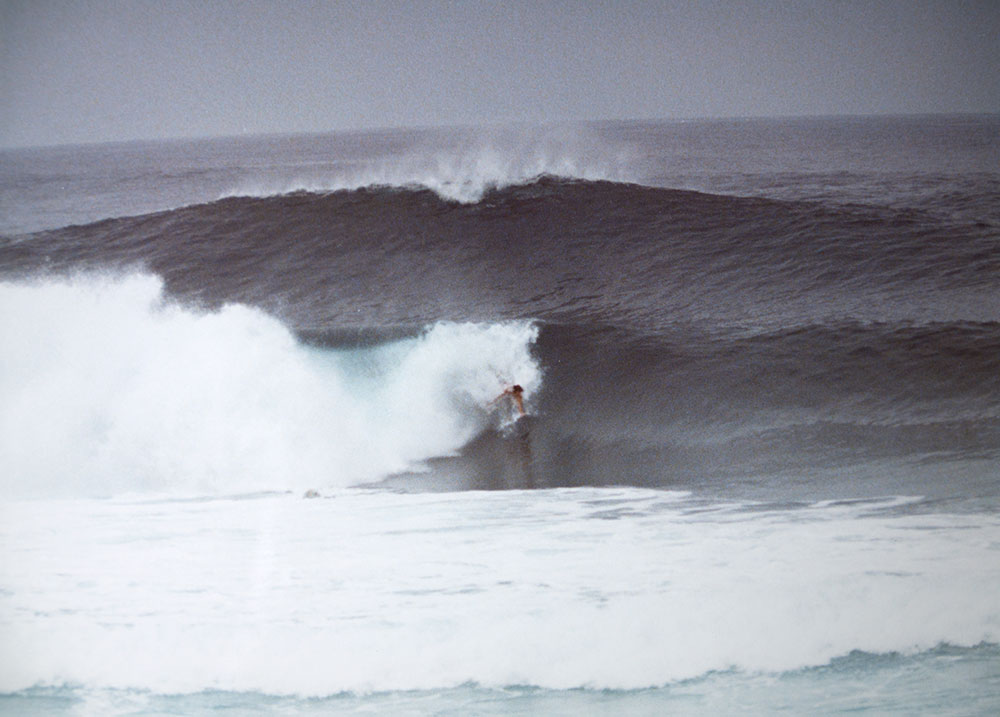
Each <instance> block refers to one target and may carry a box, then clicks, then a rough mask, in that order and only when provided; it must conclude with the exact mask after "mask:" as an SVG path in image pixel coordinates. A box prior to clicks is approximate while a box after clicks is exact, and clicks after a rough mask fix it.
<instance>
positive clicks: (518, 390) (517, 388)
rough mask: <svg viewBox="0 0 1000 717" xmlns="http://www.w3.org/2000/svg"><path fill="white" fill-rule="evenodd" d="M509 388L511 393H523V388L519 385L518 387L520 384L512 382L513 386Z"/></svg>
mask: <svg viewBox="0 0 1000 717" xmlns="http://www.w3.org/2000/svg"><path fill="white" fill-rule="evenodd" d="M510 390H511V392H513V393H524V389H523V388H521V387H520V386H519V385H518V384H516V383H515V384H514V385H513V386H511V387H510Z"/></svg>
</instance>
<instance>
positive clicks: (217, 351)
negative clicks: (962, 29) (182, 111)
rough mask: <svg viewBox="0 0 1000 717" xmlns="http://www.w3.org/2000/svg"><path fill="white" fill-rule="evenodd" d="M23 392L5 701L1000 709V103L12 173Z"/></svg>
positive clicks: (564, 130)
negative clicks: (512, 394)
mask: <svg viewBox="0 0 1000 717" xmlns="http://www.w3.org/2000/svg"><path fill="white" fill-rule="evenodd" d="M515 383H516V384H520V385H521V386H523V387H524V391H525V393H524V395H525V408H526V409H527V412H528V415H527V416H526V417H523V418H520V419H517V417H516V415H515V413H516V411H515V409H514V407H513V406H512V405H510V403H509V401H507V400H506V399H500V400H499V401H496V400H495V399H496V398H497V396H499V395H500V394H501V393H502V392H503V391H504V390H505V389H506V388H508V387H509V386H511V385H513V384H515ZM0 397H2V399H0V713H4V714H17V715H32V714H46V715H48V714H56V715H91V714H93V715H125V714H128V715H167V714H184V715H199V714H283V715H284V714H316V715H319V714H324V715H325V714H340V713H344V714H355V713H364V714H372V713H377V714H401V715H409V714H412V715H418V714H419V715H423V714H442V715H468V714H483V715H513V714H546V715H580V714H615V715H618V714H633V715H654V714H655V715H660V714H772V713H788V714H820V715H834V714H842V713H858V712H860V713H867V714H879V715H882V714H898V715H914V714H927V715H980V714H982V715H988V714H996V713H997V712H998V711H1000V116H995V115H994V116H954V117H943V116H930V117H871V118H813V119H769V120H763V119H760V120H716V121H689V122H679V121H670V122H667V121H664V122H605V123H591V124H576V125H553V126H542V127H537V126H514V127H490V128H464V129H462V128H456V129H421V130H383V131H371V132H356V133H336V134H326V135H298V136H266V137H240V138H221V139H210V140H190V141H171V142H148V143H144V142H136V143H126V144H104V145H87V146H72V147H54V148H36V149H21V150H3V151H0ZM515 419H516V420H515Z"/></svg>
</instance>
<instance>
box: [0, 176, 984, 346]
mask: <svg viewBox="0 0 1000 717" xmlns="http://www.w3.org/2000/svg"><path fill="white" fill-rule="evenodd" d="M998 256H1000V255H998V254H997V252H996V251H995V237H993V236H992V234H990V233H989V232H988V231H987V230H985V229H982V228H977V227H975V226H960V227H956V226H952V225H942V224H940V222H938V221H937V220H936V219H935V218H934V217H929V216H926V215H923V214H920V213H914V212H910V211H907V212H896V211H893V210H889V209H884V208H865V207H835V208H831V207H825V206H822V205H816V204H810V203H789V202H775V201H772V200H763V199H746V198H735V197H724V196H717V195H707V194H699V193H697V192H689V191H680V190H666V189H653V188H648V187H642V186H638V185H632V184H622V183H614V182H607V181H568V180H561V179H556V178H553V177H542V178H540V179H537V180H534V181H531V182H529V183H527V184H519V185H516V186H510V187H507V188H505V189H498V190H493V191H489V192H487V193H486V194H484V195H483V197H482V199H481V200H480V201H479V202H478V203H476V204H455V203H453V202H448V201H445V200H442V199H441V198H440V197H439V196H437V195H436V194H434V193H433V192H431V191H430V190H414V189H386V188H376V189H359V190H349V191H348V190H345V191H342V192H335V193H333V194H326V195H316V194H292V195H283V196H278V197H268V198H247V197H243V198H230V199H225V200H221V201H218V202H215V203H212V204H207V205H198V206H192V207H186V208H184V209H179V210H175V211H169V212H162V213H159V214H151V215H145V216H142V217H133V218H128V219H120V220H107V221H104V222H98V223H96V224H91V225H87V226H83V227H68V228H65V229H63V230H57V231H52V232H43V233H40V234H36V235H30V236H27V237H15V238H10V239H8V240H6V241H0V267H2V268H3V273H4V274H6V275H8V276H10V275H17V274H19V273H20V274H24V273H28V274H30V273H34V272H38V271H46V272H52V271H67V270H68V271H72V270H74V269H76V268H79V267H81V266H82V267H100V268H103V267H108V266H112V267H117V268H119V269H120V268H121V267H134V266H139V267H143V268H145V269H147V270H148V271H151V272H153V273H156V274H157V275H159V276H162V277H164V279H165V281H166V284H167V288H168V290H169V291H170V292H171V293H172V294H174V295H178V296H182V297H184V298H185V299H187V300H194V301H207V302H209V303H213V302H214V303H215V304H217V305H221V304H222V303H225V302H238V303H245V304H252V305H257V306H261V307H262V308H264V309H265V310H267V311H269V312H271V313H275V314H278V315H280V316H281V317H282V318H283V319H285V320H287V321H289V322H290V323H291V324H292V325H293V326H295V327H296V328H322V327H324V326H326V327H334V326H337V325H342V324H343V322H345V321H347V320H348V318H347V317H354V318H356V321H355V322H354V323H355V325H363V326H375V325H392V324H404V325H405V324H409V325H412V324H427V323H431V322H434V321H436V320H439V319H450V320H461V321H469V320H471V321H483V320H485V321H492V320H494V319H495V318H498V317H499V318H502V319H508V318H525V317H536V318H543V319H547V320H552V321H564V320H571V321H577V320H588V321H595V322H605V323H609V324H612V325H630V326H642V327H646V328H650V327H654V328H655V327H662V326H663V325H665V324H667V323H676V322H684V321H688V322H694V323H703V324H704V323H706V322H708V323H723V324H730V325H732V324H735V323H739V324H743V325H748V324H766V325H768V326H770V327H771V328H780V327H783V326H788V325H800V324H803V323H810V322H811V323H819V322H823V321H826V320H828V319H830V317H831V316H834V317H836V316H840V317H845V316H848V317H853V318H855V319H857V320H861V321H872V322H878V321H898V320H913V321H917V322H927V321H933V320H941V321H951V320H970V321H996V320H997V319H998V317H1000V303H998V300H997V299H995V298H994V297H996V296H1000V294H997V293H996V292H993V291H989V290H988V289H992V288H994V287H995V283H996V277H997V276H998V275H1000V259H998Z"/></svg>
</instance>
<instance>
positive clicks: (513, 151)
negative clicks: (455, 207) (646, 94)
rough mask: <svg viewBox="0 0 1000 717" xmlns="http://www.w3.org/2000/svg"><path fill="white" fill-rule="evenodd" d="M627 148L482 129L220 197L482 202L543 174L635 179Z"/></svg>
mask: <svg viewBox="0 0 1000 717" xmlns="http://www.w3.org/2000/svg"><path fill="white" fill-rule="evenodd" d="M631 160H632V157H631V153H630V152H629V151H627V150H624V149H620V150H617V151H615V150H611V149H609V148H608V147H606V146H604V145H603V144H599V143H597V142H595V141H594V139H593V138H589V137H587V136H585V135H583V134H581V133H580V130H579V128H577V129H572V128H568V127H564V128H550V129H548V130H545V131H542V132H540V133H538V132H536V133H525V132H524V130H518V131H514V130H507V131H504V130H502V129H499V128H498V129H496V130H494V131H493V132H492V133H487V132H486V130H480V131H479V132H477V133H475V135H474V136H471V137H467V138H465V139H464V140H460V141H457V142H456V146H453V147H451V148H447V149H446V148H433V149H432V148H429V147H428V148H421V147H418V148H415V149H411V150H410V151H409V152H407V153H406V154H404V155H401V156H399V155H397V156H392V157H390V158H386V159H382V160H376V161H370V160H368V161H364V162H356V163H351V162H341V163H338V164H336V165H334V166H327V165H326V164H324V163H321V162H320V163H317V166H314V167H312V168H310V167H309V166H305V167H303V166H296V167H294V168H290V169H288V170H285V169H282V168H280V167H279V168H274V169H272V170H270V171H262V172H260V173H259V174H258V176H256V177H246V178H244V179H242V180H241V181H240V183H238V184H237V185H235V186H233V187H232V188H231V189H229V190H228V191H226V192H224V193H223V194H222V197H220V198H227V197H272V196H281V195H286V194H294V193H298V192H309V193H315V194H324V193H329V192H339V191H352V190H357V189H366V188H368V189H371V188H379V187H387V188H397V189H428V190H430V191H432V192H434V193H435V194H436V195H437V196H439V197H440V198H441V199H443V200H446V201H449V202H459V203H463V204H470V203H476V202H479V201H481V200H482V199H483V197H484V196H485V195H486V194H488V193H489V192H491V191H495V190H498V189H505V188H507V187H513V186H518V185H523V184H529V183H531V182H534V181H535V180H537V179H538V178H539V177H542V176H552V177H559V178H563V179H568V180H589V181H596V180H609V181H634V177H633V175H632V174H631V173H630V172H629V170H628V169H627V167H628V166H629V165H630V164H631V163H632V162H631Z"/></svg>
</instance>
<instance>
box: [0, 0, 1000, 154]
mask: <svg viewBox="0 0 1000 717" xmlns="http://www.w3.org/2000/svg"><path fill="white" fill-rule="evenodd" d="M0 43H2V44H0V51H2V54H0V63H2V64H0V69H2V76H0V97H2V100H0V145H2V146H18V145H36V144H56V143H66V142H91V141H105V140H123V139H138V138H155V137H185V136H205V135H230V134H240V133H244V132H249V133H258V132H300V131H324V130H337V129H350V128H364V127H391V126H426V125H441V124H445V125H447V124H481V123H491V122H522V121H527V122H547V121H572V120H584V119H613V118H678V117H713V116H755V115H810V114H872V113H923V112H1000V2H997V1H996V0H984V1H980V2H963V1H961V0H941V1H932V0H898V1H896V2H890V1H881V0H871V1H857V2H855V1H853V0H850V1H848V0H815V1H812V2H810V1H796V0H786V1H783V2H779V1H777V0H758V1H757V2H741V1H737V0H732V1H730V2H717V1H714V0H712V1H709V0H706V1H704V2H698V1H697V0H690V2H683V1H677V2H673V1H667V2H627V1H625V0H618V1H602V0H591V1H590V2H562V1H551V2H546V1H543V0H538V1H536V2H473V1H471V0H469V1H466V2H433V1H426V2H421V1H420V0H411V1H410V2H376V1H370V2H365V1H364V0H356V1H354V2H308V1H299V2H295V1H294V0H293V1H291V2H278V1H275V2H268V1H265V0H242V1H239V2H229V1H225V0H217V1H214V2H213V1H212V0H202V1H199V2H185V1H173V0H153V1H145V0H136V1H133V2H112V1H109V0H103V1H101V0H75V1H72V2H70V1H57V0H0Z"/></svg>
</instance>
